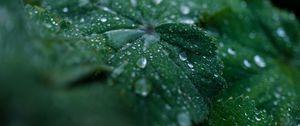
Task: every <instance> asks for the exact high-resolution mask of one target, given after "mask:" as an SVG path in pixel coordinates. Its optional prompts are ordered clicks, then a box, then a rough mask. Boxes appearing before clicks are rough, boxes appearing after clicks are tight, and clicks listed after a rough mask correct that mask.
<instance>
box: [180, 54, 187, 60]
mask: <svg viewBox="0 0 300 126" xmlns="http://www.w3.org/2000/svg"><path fill="white" fill-rule="evenodd" d="M179 59H180V60H181V61H186V60H187V55H186V53H185V52H182V53H179Z"/></svg>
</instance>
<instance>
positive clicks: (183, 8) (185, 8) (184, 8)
mask: <svg viewBox="0 0 300 126" xmlns="http://www.w3.org/2000/svg"><path fill="white" fill-rule="evenodd" d="M190 11H191V10H190V8H189V7H188V6H186V5H181V6H180V12H181V13H182V14H184V15H187V14H189V13H190Z"/></svg>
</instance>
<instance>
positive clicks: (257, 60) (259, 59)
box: [254, 55, 266, 67]
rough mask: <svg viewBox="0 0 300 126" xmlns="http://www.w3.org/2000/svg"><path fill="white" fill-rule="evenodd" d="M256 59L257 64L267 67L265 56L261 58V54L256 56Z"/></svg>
mask: <svg viewBox="0 0 300 126" xmlns="http://www.w3.org/2000/svg"><path fill="white" fill-rule="evenodd" d="M254 61H255V63H256V65H257V66H259V67H266V63H265V61H264V59H263V58H261V57H260V56H259V55H256V56H254Z"/></svg>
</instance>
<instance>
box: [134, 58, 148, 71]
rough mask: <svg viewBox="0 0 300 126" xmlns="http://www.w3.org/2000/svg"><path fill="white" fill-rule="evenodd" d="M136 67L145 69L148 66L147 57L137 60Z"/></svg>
mask: <svg viewBox="0 0 300 126" xmlns="http://www.w3.org/2000/svg"><path fill="white" fill-rule="evenodd" d="M136 65H137V66H138V67H140V68H145V67H146V65H147V59H146V58H145V57H141V58H140V59H138V60H137V62H136Z"/></svg>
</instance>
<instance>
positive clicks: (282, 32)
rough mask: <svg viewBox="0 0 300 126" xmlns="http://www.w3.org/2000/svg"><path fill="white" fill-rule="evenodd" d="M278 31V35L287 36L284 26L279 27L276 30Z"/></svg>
mask: <svg viewBox="0 0 300 126" xmlns="http://www.w3.org/2000/svg"><path fill="white" fill-rule="evenodd" d="M276 33H277V35H278V36H279V37H286V33H285V31H284V29H283V28H278V29H277V30H276Z"/></svg>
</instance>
